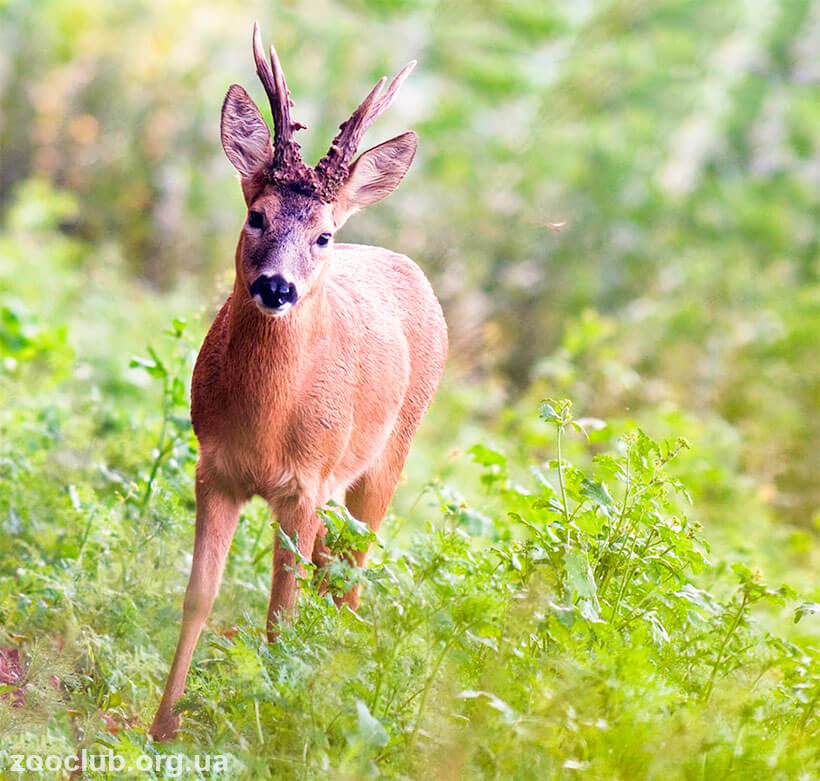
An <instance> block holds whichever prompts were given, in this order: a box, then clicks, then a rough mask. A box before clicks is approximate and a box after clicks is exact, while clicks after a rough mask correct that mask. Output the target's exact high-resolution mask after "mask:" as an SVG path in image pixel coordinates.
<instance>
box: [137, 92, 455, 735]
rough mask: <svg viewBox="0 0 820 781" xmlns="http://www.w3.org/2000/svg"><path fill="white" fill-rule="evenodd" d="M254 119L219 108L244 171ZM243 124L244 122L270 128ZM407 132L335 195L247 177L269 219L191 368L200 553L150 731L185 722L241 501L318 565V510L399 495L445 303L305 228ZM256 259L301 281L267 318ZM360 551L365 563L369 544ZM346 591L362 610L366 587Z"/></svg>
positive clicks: (362, 194) (378, 504)
mask: <svg viewBox="0 0 820 781" xmlns="http://www.w3.org/2000/svg"><path fill="white" fill-rule="evenodd" d="M232 89H233V88H232ZM229 94H230V93H229ZM227 103H228V101H226V105H227ZM241 108H242V111H243V112H244V111H246V108H247V107H246V106H244V105H243V106H242V107H241ZM226 111H230V109H229V108H228V109H226ZM249 116H250V115H247V114H243V116H242V117H241V120H242V123H243V124H242V129H241V131H236V127H235V125H232V124H231V121H232V116H228V117H227V119H226V116H225V113H224V112H223V144H225V145H226V151H228V148H229V145H232V146H230V150H231V152H232V153H233V154H234V155H235V156H237V157H239V158H240V161H239V162H240V165H244V166H245V167H246V168H247V169H248V171H249V170H250V168H251V167H252V166H251V165H250V163H249V162H248V160H249V159H250V160H251V161H256V160H257V159H258V155H259V154H260V148H259V147H258V138H255V139H254V141H253V143H254V147H253V148H252V149H251V150H250V151H248V150H247V147H243V146H242V144H243V140H244V139H245V137H246V134H249V133H248V128H247V123H248V120H249ZM250 120H251V124H253V127H252V129H251V132H256V133H257V134H258V133H259V132H261V131H260V128H259V127H258V124H254V123H255V122H256V120H255V118H254V117H253V116H250ZM231 132H234V133H236V132H239V134H240V135H239V137H238V138H234V137H233V136H230V135H229V133H231ZM226 135H227V136H229V137H228V138H227V140H226ZM249 135H250V134H249ZM410 135H411V134H405V135H404V136H400V137H398V138H397V139H393V140H392V141H390V142H386V144H384V145H381V147H376V148H375V149H374V150H370V151H369V152H365V153H364V154H363V155H362V156H361V157H360V158H359V160H360V161H365V163H361V164H360V163H359V162H358V161H357V163H355V164H354V165H353V166H352V167H351V173H350V175H349V179H348V182H347V184H346V185H345V186H343V187H342V188H341V190H340V192H339V193H338V195H337V196H336V197H335V200H334V201H333V202H332V203H325V202H322V201H320V200H318V199H317V198H315V197H311V196H310V195H305V194H300V193H296V192H294V191H293V190H292V189H290V188H289V187H288V186H283V185H280V184H275V183H271V182H270V181H269V180H268V179H266V177H264V176H253V175H247V173H248V172H247V171H246V172H245V173H243V180H242V184H243V192H244V195H245V199H246V202H247V204H248V206H249V208H253V209H254V210H256V211H258V212H260V213H261V214H263V215H264V219H265V226H266V227H265V229H264V230H263V231H262V232H261V233H260V232H259V231H254V230H252V229H251V228H249V227H248V226H247V225H246V226H245V227H244V228H243V232H242V234H241V235H240V240H239V243H238V247H237V253H236V281H235V284H234V290H233V293H232V295H231V296H230V297H229V298H228V300H227V301H226V302H225V304H224V306H223V307H222V309H221V310H220V312H219V314H218V315H217V316H216V319H215V320H214V323H213V325H212V326H211V329H210V331H209V332H208V335H207V336H206V338H205V341H204V343H203V345H202V349H201V351H200V354H199V358H198V360H197V363H196V367H195V369H194V376H193V382H192V388H191V415H192V420H193V424H194V430H195V432H196V436H197V438H198V440H199V446H200V457H199V463H198V465H197V471H196V502H197V513H196V529H195V539H194V556H193V564H192V569H191V576H190V581H189V584H188V589H187V591H186V594H185V601H184V607H183V620H182V628H181V631H180V639H179V644H178V647H177V651H176V654H175V656H174V660H173V663H172V666H171V671H170V674H169V677H168V682H167V684H166V689H165V693H164V695H163V698H162V702H161V704H160V707H159V710H158V712H157V714H156V717H155V719H154V723H153V725H152V727H151V730H150V731H151V734H152V735H153V736H154V737H155V738H157V739H166V738H169V737H171V736H173V735H174V734H175V732H176V729H177V726H178V721H179V717H178V716H176V715H175V714H173V711H172V708H173V705H174V703H175V701H176V700H177V699H178V698H179V696H180V695H181V694H182V691H183V688H184V685H185V678H186V676H187V672H188V668H189V666H190V663H191V658H192V655H193V651H194V648H195V646H196V643H197V640H198V638H199V635H200V632H201V630H202V626H203V624H204V622H205V619H206V618H207V616H208V613H209V612H210V609H211V606H212V605H213V601H214V599H215V597H216V594H217V590H218V588H219V582H220V580H221V576H222V571H223V568H224V564H225V558H226V556H227V552H228V548H229V546H230V543H231V540H232V537H233V533H234V529H235V528H236V523H237V519H238V515H239V509H240V507H241V505H242V504H243V503H244V502H245V501H247V500H248V499H249V498H250V497H251V496H253V495H259V496H262V497H263V498H264V499H265V500H266V501H267V502H268V503H269V505H270V507H271V509H272V511H273V512H274V513H275V515H276V517H277V519H278V521H279V524H280V526H281V529H282V531H283V532H284V533H286V534H288V535H289V536H290V537H291V538H292V539H294V538H295V539H296V540H297V544H298V547H299V550H300V552H301V553H302V555H304V556H305V557H307V558H311V557H312V558H313V559H314V560H315V561H318V560H320V559H321V557H322V553H323V543H322V532H323V530H322V528H321V523H320V520H319V518H318V515H317V512H316V509H317V507H319V506H321V505H322V504H324V503H325V502H326V501H327V500H328V499H330V498H331V497H336V496H342V495H343V496H344V497H345V503H346V505H347V507H348V509H349V510H350V512H351V513H352V514H353V515H354V516H355V517H356V518H358V519H360V520H362V521H364V522H366V523H368V524H369V525H370V526H371V527H372V528H374V529H377V528H378V526H379V523H380V521H381V519H382V517H383V515H384V513H385V511H386V509H387V507H388V504H389V503H390V500H391V498H392V496H393V492H394V490H395V487H396V483H397V482H398V479H399V476H400V474H401V470H402V467H403V464H404V461H405V457H406V456H407V452H408V449H409V447H410V443H411V440H412V438H413V435H414V433H415V431H416V428H417V427H418V424H419V422H420V420H421V418H422V416H423V415H424V412H425V410H426V409H427V407H428V405H429V404H430V401H431V399H432V397H433V395H434V393H435V391H436V388H437V386H438V383H439V379H440V377H441V373H442V370H443V367H444V361H445V357H446V352H447V329H446V325H445V322H444V318H443V316H442V313H441V308H440V306H439V304H438V301H437V300H436V297H435V295H434V293H433V291H432V289H431V287H430V284H429V283H428V281H427V279H426V278H425V276H424V274H423V273H422V272H421V270H420V269H419V268H418V266H416V265H415V264H414V263H413V262H412V261H411V260H409V259H408V258H406V257H405V256H403V255H399V254H396V253H393V252H390V251H388V250H384V249H380V248H377V247H367V246H358V245H351V244H339V245H335V246H333V245H332V244H331V245H330V246H329V247H328V248H327V249H318V248H317V247H316V245H315V243H313V239H312V237H313V236H315V235H316V234H317V233H318V232H321V231H323V230H326V231H327V232H335V231H336V230H337V229H338V228H339V227H340V226H341V225H342V224H343V223H344V221H345V220H346V218H347V216H348V215H349V214H350V213H352V211H355V209H357V208H359V207H360V206H362V205H366V204H367V203H371V202H373V201H374V200H378V199H379V198H381V197H384V195H386V194H388V193H389V192H390V191H391V190H392V189H393V187H395V186H396V185H397V184H398V181H399V180H400V179H401V176H402V175H403V173H404V171H405V170H406V168H407V167H408V166H409V163H410V160H412V153H413V152H414V151H415V136H412V138H411V137H410ZM237 144H238V146H237ZM410 145H412V150H410V151H409V152H408V149H409V146H410ZM237 149H238V151H237ZM380 150H381V151H380ZM262 153H263V154H264V155H267V154H268V152H267V150H265V149H262ZM243 154H244V155H245V156H244V157H242V155H243ZM408 155H409V156H408ZM229 156H230V155H229ZM368 156H369V157H368ZM266 159H267V158H266ZM231 160H232V162H234V158H233V157H232V158H231ZM234 164H235V165H236V162H235V163H234ZM237 167H239V166H237ZM371 169H372V170H371ZM357 171H358V173H357ZM240 172H242V169H241V168H240ZM365 180H366V181H365ZM260 257H262V259H263V260H262V261H260ZM260 264H261V265H260ZM260 270H261V271H265V270H276V271H277V272H279V271H281V272H282V273H287V274H290V275H291V276H292V277H293V279H294V280H295V281H296V282H297V283H298V286H299V288H300V294H299V299H298V301H297V303H296V304H295V305H294V306H293V307H292V308H290V309H289V310H288V311H286V313H285V314H284V315H281V316H271V314H269V313H267V312H266V311H263V309H262V307H260V306H258V305H257V302H255V301H254V299H253V298H252V297H251V295H250V293H249V286H250V285H251V284H252V282H253V278H254V276H256V275H258V274H259V273H260ZM357 559H358V561H359V563H360V564H361V563H363V562H364V554H359V555H358V556H357ZM295 564H296V562H295V557H294V555H293V554H292V553H291V552H289V551H288V550H287V549H286V548H285V547H284V546H283V545H281V544H280V542H279V541H278V540H277V541H276V544H275V548H274V553H273V578H272V585H271V596H270V605H269V608H268V617H267V629H268V636H269V638H270V639H271V640H273V639H274V638H275V636H276V633H277V624H278V621H279V620H280V618H283V617H287V616H289V615H291V614H292V613H293V611H294V609H295V602H296V596H297V581H296V572H295ZM345 601H346V602H347V603H348V604H349V605H350V606H351V607H354V608H355V607H356V606H357V605H358V601H359V596H358V593H357V591H355V590H354V591H353V592H351V593H350V594H348V595H346V596H345Z"/></svg>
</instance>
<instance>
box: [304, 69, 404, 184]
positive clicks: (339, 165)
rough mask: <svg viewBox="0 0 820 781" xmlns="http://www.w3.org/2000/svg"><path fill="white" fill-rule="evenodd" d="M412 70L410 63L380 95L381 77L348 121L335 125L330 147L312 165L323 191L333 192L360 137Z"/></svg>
mask: <svg viewBox="0 0 820 781" xmlns="http://www.w3.org/2000/svg"><path fill="white" fill-rule="evenodd" d="M415 67H416V61H415V60H411V61H410V62H408V63H407V65H405V66H404V67H403V68H402V69H401V70H400V71H399V72H398V74H396V77H395V78H394V79H393V81H391V82H390V85H389V86H388V87H387V89H386V90H384V92H382V88H383V87H384V85H385V82H386V81H387V79H386V78H385V77H382V78H381V79H379V81H378V82H377V83H376V86H375V87H373V89H372V90H370V92H369V93H368V95H367V97H366V98H365V99H364V100H363V101H362V102H361V104H360V105H359V107H358V108H357V109H356V110H355V111H354V112H353V113H352V114H351V115H350V118H349V119H347V120H346V121H345V122H342V124H341V125H339V132H338V134H337V135H336V137H335V138H334V139H333V141H332V142H331V144H330V149H329V150H328V151H327V154H326V155H325V156H324V157H323V158H322V159H321V160H320V161H319V162H318V163H317V164H316V173H317V174H319V176H320V178H321V179H322V180H323V186H324V188H325V189H326V190H327V191H335V190H336V189H338V188H339V187H340V186H341V185H342V184H343V183H344V180H345V179H346V178H347V174H348V167H349V165H350V163H351V161H352V160H353V156H354V155H355V154H356V150H357V149H358V147H359V144H360V143H361V140H362V138H363V137H364V134H365V133H366V132H367V130H368V129H369V128H370V126H371V125H372V124H373V123H374V122H375V121H376V120H377V119H378V118H379V117H380V116H381V115H382V114H383V113H384V112H385V111H387V109H388V108H389V107H390V104H391V103H392V102H393V98H395V97H396V93H397V92H398V91H399V87H401V85H402V84H403V83H404V80H405V79H406V78H407V77H408V76H409V75H410V71H412V70H413V68H415Z"/></svg>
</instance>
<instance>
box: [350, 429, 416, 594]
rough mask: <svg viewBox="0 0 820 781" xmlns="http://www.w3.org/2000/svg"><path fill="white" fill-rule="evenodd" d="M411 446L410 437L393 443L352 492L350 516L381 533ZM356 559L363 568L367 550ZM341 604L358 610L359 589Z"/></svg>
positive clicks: (354, 588) (357, 554)
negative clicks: (383, 520)
mask: <svg viewBox="0 0 820 781" xmlns="http://www.w3.org/2000/svg"><path fill="white" fill-rule="evenodd" d="M409 447H410V441H409V438H407V439H406V440H405V439H394V440H391V442H390V444H389V445H388V447H387V449H386V451H385V452H384V453H383V454H382V457H381V458H380V459H379V460H378V461H377V462H376V464H375V465H374V466H372V467H371V468H370V469H369V470H368V471H367V472H365V473H364V474H363V475H362V476H361V477H360V478H359V479H358V480H357V481H356V482H355V483H354V484H353V485H352V486H351V487H350V488H349V489H348V492H347V496H346V499H345V504H346V505H347V509H348V510H349V511H350V514H351V515H352V516H353V517H354V518H356V519H357V520H359V521H362V522H363V523H366V524H367V525H368V526H369V527H370V528H371V529H373V531H374V532H375V531H378V530H379V526H380V525H381V522H382V518H384V514H385V513H386V512H387V508H388V507H389V506H390V502H391V500H392V499H393V493H394V492H395V490H396V485H397V484H398V482H399V478H400V477H401V470H402V468H403V467H404V459H405V458H406V457H407V451H408V450H409ZM352 558H353V560H354V561H355V562H356V565H357V566H359V567H363V566H364V563H365V560H366V559H367V550H361V551H353V553H352ZM337 602H338V603H341V604H347V605H349V606H350V608H351V609H352V610H356V609H357V608H358V607H359V603H360V598H359V587H358V586H354V587H353V588H352V589H350V591H348V592H347V593H346V594H345V595H344V596H343V597H342V598H341V599H340V600H337Z"/></svg>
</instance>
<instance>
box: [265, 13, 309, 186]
mask: <svg viewBox="0 0 820 781" xmlns="http://www.w3.org/2000/svg"><path fill="white" fill-rule="evenodd" d="M253 58H254V60H255V61H256V73H257V74H258V76H259V79H260V81H261V82H262V86H263V87H264V88H265V92H266V93H267V95H268V101H269V102H270V110H271V114H272V115H273V126H274V140H273V167H274V170H276V171H277V172H280V173H282V174H288V173H299V172H301V170H302V169H303V168H304V164H303V163H302V155H301V152H300V151H299V150H300V147H299V144H297V143H296V141H295V140H294V138H293V132H294V131H295V130H301V129H303V128H304V127H305V125H303V124H301V123H300V122H294V121H293V120H292V119H291V116H290V107H291V106H292V105H293V102H292V101H291V99H290V93H289V92H288V85H287V84H286V82H285V74H284V72H283V71H282V66H281V65H280V64H279V57H278V56H277V55H276V49H274V47H273V46H272V45H271V47H270V64H268V61H267V59H266V58H265V52H264V49H263V48H262V34H261V33H260V31H259V22H254V23H253ZM271 66H273V67H272V68H271Z"/></svg>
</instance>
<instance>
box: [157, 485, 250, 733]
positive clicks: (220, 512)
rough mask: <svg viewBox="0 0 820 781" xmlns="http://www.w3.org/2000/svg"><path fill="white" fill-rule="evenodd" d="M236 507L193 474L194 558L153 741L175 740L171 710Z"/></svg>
mask: <svg viewBox="0 0 820 781" xmlns="http://www.w3.org/2000/svg"><path fill="white" fill-rule="evenodd" d="M198 471H199V470H198ZM239 507H240V502H238V501H236V500H235V499H233V498H231V497H229V496H228V495H226V494H224V493H222V492H220V491H218V490H216V489H214V488H212V487H210V486H208V485H207V484H206V483H205V482H203V480H202V479H201V478H199V477H198V478H197V481H196V529H195V532H194V557H193V562H192V564H191V575H190V578H189V580H188V587H187V589H186V591H185V601H184V603H183V608H182V627H181V629H180V633H179V641H178V643H177V650H176V653H175V654H174V661H173V662H172V663H171V671H170V672H169V673H168V680H167V682H166V684H165V691H164V692H163V695H162V701H161V702H160V705H159V709H158V710H157V713H156V716H155V717H154V721H153V723H152V724H151V728H150V729H149V733H150V734H151V735H152V737H153V738H154V739H155V740H169V739H171V738H173V737H174V736H175V735H176V731H177V728H178V727H179V716H177V715H175V714H174V712H173V707H174V703H175V702H176V701H177V700H178V699H179V697H180V696H181V694H182V692H183V690H184V688H185V679H186V678H187V677H188V670H189V668H190V666H191V659H192V658H193V654H194V649H195V648H196V644H197V641H198V640H199V635H200V633H201V632H202V627H203V625H204V623H205V619H206V618H207V617H208V614H209V613H210V612H211V607H212V606H213V603H214V599H215V598H216V594H217V591H218V590H219V583H220V581H221V580H222V571H223V570H224V568H225V560H226V558H227V556H228V549H229V548H230V547H231V540H232V539H233V534H234V531H235V529H236V522H237V520H238V518H239Z"/></svg>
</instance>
